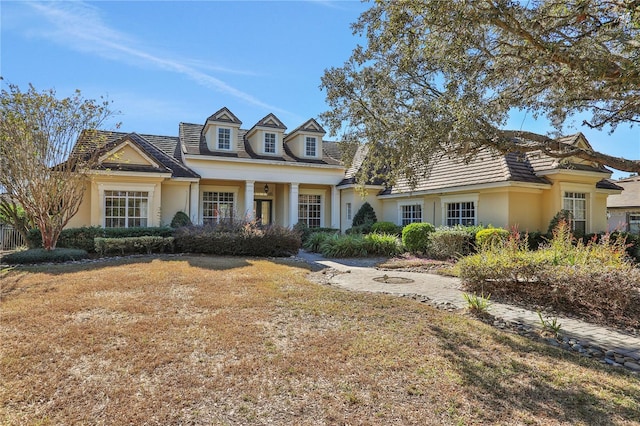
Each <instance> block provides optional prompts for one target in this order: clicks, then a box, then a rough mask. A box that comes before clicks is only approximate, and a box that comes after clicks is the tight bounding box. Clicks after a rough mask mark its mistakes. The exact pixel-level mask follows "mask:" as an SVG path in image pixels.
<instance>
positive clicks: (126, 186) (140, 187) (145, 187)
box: [98, 182, 156, 228]
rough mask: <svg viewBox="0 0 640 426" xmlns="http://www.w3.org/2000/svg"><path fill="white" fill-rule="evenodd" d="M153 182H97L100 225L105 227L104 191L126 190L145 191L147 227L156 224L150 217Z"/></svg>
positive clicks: (152, 201)
mask: <svg viewBox="0 0 640 426" xmlns="http://www.w3.org/2000/svg"><path fill="white" fill-rule="evenodd" d="M155 189H156V185H155V184H132V183H126V182H123V183H98V198H99V200H100V203H101V204H100V205H101V210H100V221H101V223H102V227H103V228H106V227H107V226H106V225H107V221H106V199H105V192H106V191H127V192H146V193H147V200H148V201H147V225H146V226H147V227H149V226H156V223H155V222H154V221H153V219H152V216H151V214H152V210H153V209H154V205H156V204H154V193H155Z"/></svg>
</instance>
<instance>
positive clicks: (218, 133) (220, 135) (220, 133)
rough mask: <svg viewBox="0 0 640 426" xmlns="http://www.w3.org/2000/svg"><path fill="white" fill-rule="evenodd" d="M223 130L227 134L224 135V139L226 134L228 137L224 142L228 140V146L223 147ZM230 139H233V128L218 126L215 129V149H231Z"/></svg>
mask: <svg viewBox="0 0 640 426" xmlns="http://www.w3.org/2000/svg"><path fill="white" fill-rule="evenodd" d="M223 132H226V133H227V135H225V138H224V139H226V136H228V137H229V140H228V141H225V144H226V142H228V144H229V147H224V146H223V145H222V143H223ZM232 139H233V129H231V128H230V127H218V128H217V129H216V149H217V150H220V151H231V148H232V147H233V142H232Z"/></svg>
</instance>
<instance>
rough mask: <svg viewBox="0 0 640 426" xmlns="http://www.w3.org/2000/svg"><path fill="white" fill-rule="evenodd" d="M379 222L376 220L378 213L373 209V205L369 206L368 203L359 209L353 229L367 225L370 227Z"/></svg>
mask: <svg viewBox="0 0 640 426" xmlns="http://www.w3.org/2000/svg"><path fill="white" fill-rule="evenodd" d="M377 221H378V219H377V218H376V212H375V211H374V210H373V207H371V204H369V203H368V202H365V203H364V204H363V205H362V206H361V207H360V208H359V209H358V211H357V212H356V214H355V216H353V223H352V224H351V226H352V227H353V226H359V225H365V224H369V226H371V225H372V224H374V223H376V222H377Z"/></svg>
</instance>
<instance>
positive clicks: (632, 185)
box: [607, 176, 640, 234]
mask: <svg viewBox="0 0 640 426" xmlns="http://www.w3.org/2000/svg"><path fill="white" fill-rule="evenodd" d="M615 183H616V185H618V186H620V187H622V188H623V191H622V192H621V193H619V194H615V195H611V196H610V197H609V198H607V216H608V222H609V231H626V232H632V233H634V234H640V176H631V177H628V178H625V179H620V180H617V181H616V182H615Z"/></svg>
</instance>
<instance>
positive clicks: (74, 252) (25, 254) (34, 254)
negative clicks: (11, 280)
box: [2, 248, 89, 265]
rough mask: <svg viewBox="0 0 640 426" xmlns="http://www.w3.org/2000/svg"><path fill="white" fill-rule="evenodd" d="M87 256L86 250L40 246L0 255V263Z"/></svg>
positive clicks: (65, 259)
mask: <svg viewBox="0 0 640 426" xmlns="http://www.w3.org/2000/svg"><path fill="white" fill-rule="evenodd" d="M88 256H89V254H88V253H87V251H86V250H79V249H68V248H57V249H55V250H45V249H41V248H37V249H29V250H23V251H15V252H13V253H9V254H6V255H4V256H2V263H6V264H9V265H17V264H31V263H45V262H54V263H58V262H67V261H70V260H80V259H86V258H87V257H88Z"/></svg>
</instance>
